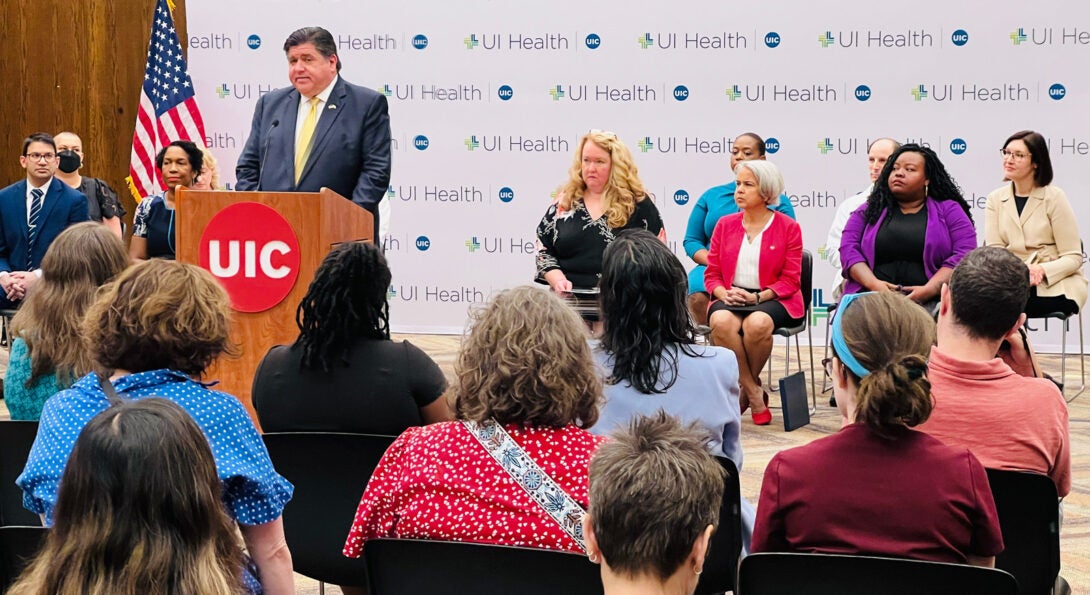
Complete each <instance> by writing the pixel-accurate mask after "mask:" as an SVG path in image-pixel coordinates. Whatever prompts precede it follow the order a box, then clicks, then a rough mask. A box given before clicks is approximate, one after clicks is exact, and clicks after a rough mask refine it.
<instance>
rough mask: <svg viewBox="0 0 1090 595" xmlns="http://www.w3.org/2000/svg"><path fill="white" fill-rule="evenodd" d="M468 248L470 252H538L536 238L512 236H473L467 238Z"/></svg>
mask: <svg viewBox="0 0 1090 595" xmlns="http://www.w3.org/2000/svg"><path fill="white" fill-rule="evenodd" d="M465 247H466V250H468V251H469V253H470V254H474V253H477V252H483V253H486V254H518V255H525V254H536V253H537V250H536V249H535V248H534V240H532V239H529V238H518V237H511V236H472V237H469V238H466V241H465Z"/></svg>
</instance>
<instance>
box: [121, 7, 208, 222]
mask: <svg viewBox="0 0 1090 595" xmlns="http://www.w3.org/2000/svg"><path fill="white" fill-rule="evenodd" d="M175 140H191V141H193V142H195V143H197V146H199V147H203V146H205V145H204V119H203V118H201V111H200V109H199V108H198V107H197V99H196V97H194V92H193V80H192V79H190V78H189V67H188V66H187V65H186V62H185V57H183V56H182V44H181V42H180V41H179V40H178V33H177V31H175V30H174V18H173V17H171V14H170V7H169V6H168V5H167V0H158V2H157V3H156V6H155V22H153V23H152V25H151V39H150V40H149V41H148V63H147V66H146V67H145V69H144V85H143V87H141V89H140V109H138V110H137V112H136V130H135V131H134V132H133V135H132V157H131V158H130V161H129V178H128V182H129V190H131V191H132V193H133V198H135V199H136V201H137V202H139V201H140V199H141V198H143V197H145V196H148V195H149V194H154V193H156V192H159V191H160V190H162V189H163V184H162V182H161V180H160V178H159V173H158V172H157V171H156V169H155V155H156V153H158V152H159V149H162V148H163V147H164V146H166V145H169V144H170V143H171V141H175Z"/></svg>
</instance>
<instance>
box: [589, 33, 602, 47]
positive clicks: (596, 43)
mask: <svg viewBox="0 0 1090 595" xmlns="http://www.w3.org/2000/svg"><path fill="white" fill-rule="evenodd" d="M586 44H587V48H589V49H592V50H596V49H598V48H599V47H601V46H602V38H601V37H598V34H597V33H591V34H590V35H588V36H587V39H586Z"/></svg>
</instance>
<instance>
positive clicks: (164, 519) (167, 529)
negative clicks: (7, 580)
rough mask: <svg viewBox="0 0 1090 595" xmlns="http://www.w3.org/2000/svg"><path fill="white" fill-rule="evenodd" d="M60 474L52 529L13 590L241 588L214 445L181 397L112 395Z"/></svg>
mask: <svg viewBox="0 0 1090 595" xmlns="http://www.w3.org/2000/svg"><path fill="white" fill-rule="evenodd" d="M149 461H152V462H154V464H149ZM62 479H63V481H62V482H61V488H60V492H59V493H58V495H57V513H56V515H55V519H54V524H53V529H52V530H51V531H50V532H49V534H48V537H46V540H45V545H44V546H43V547H42V550H41V552H40V553H39V554H38V556H37V558H36V559H35V560H34V561H33V562H32V563H31V564H30V566H29V567H28V568H27V570H26V571H25V572H24V573H23V575H22V577H21V578H20V579H19V581H18V582H17V583H16V584H15V585H14V586H13V587H12V588H11V590H10V591H8V593H10V594H11V595H85V594H86V595H113V594H116V593H141V594H146V595H173V594H176V593H192V594H194V595H221V594H222V595H229V594H233V593H244V592H246V591H247V589H246V588H245V587H244V585H243V582H242V580H243V573H242V568H243V563H244V559H243V555H242V548H241V547H240V544H239V543H238V541H237V539H236V537H235V533H234V527H233V526H232V523H231V519H230V517H228V516H227V513H226V511H225V510H224V508H223V503H222V501H221V500H220V494H221V491H222V487H221V486H220V482H219V478H218V477H217V476H216V462H215V461H214V460H213V459H212V451H211V450H210V449H209V447H208V441H207V440H206V439H205V437H204V434H202V433H201V429H200V428H199V427H198V426H197V424H196V423H195V422H194V421H193V419H192V418H191V417H190V416H189V415H188V414H187V413H186V412H185V410H183V409H182V408H181V407H179V406H178V405H176V404H174V403H172V402H170V401H168V400H166V399H156V398H151V399H141V400H137V401H119V402H118V403H117V404H115V405H114V406H112V407H110V408H109V409H107V410H105V411H103V412H102V413H100V414H98V415H96V416H95V417H94V419H92V420H91V421H90V422H88V423H87V425H86V426H85V427H84V428H83V431H82V432H80V435H79V439H78V440H77V441H76V445H75V448H73V449H72V456H71V457H70V458H69V461H68V465H67V466H66V467H65V472H64V476H63V478H62Z"/></svg>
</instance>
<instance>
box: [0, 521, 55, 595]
mask: <svg viewBox="0 0 1090 595" xmlns="http://www.w3.org/2000/svg"><path fill="white" fill-rule="evenodd" d="M48 531H49V530H48V529H46V528H45V527H20V526H11V527H0V593H4V592H6V591H7V590H8V587H10V586H11V584H12V583H14V582H15V579H17V578H19V574H20V573H22V572H23V569H24V568H26V565H27V564H28V563H30V560H31V559H33V558H34V556H36V555H37V554H38V550H40V549H41V547H42V543H43V542H44V541H45V536H46V533H47V532H48Z"/></svg>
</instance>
